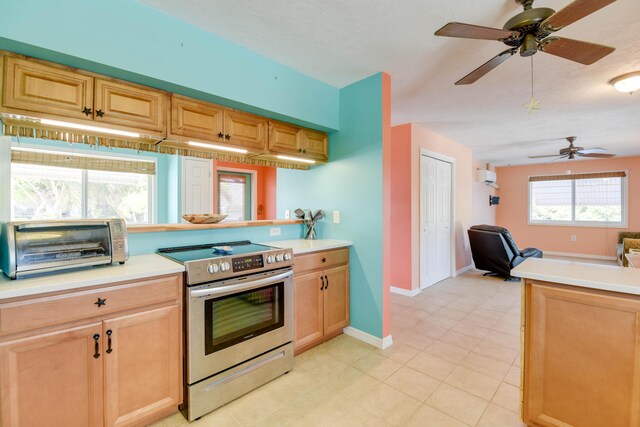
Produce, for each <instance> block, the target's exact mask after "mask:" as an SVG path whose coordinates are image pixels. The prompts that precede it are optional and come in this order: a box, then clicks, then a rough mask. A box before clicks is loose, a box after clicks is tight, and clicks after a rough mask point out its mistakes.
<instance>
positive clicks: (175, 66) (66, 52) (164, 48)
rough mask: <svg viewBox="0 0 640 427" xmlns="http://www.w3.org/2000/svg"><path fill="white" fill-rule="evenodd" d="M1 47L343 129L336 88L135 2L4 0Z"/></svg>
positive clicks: (0, 17)
mask: <svg viewBox="0 0 640 427" xmlns="http://www.w3.org/2000/svg"><path fill="white" fill-rule="evenodd" d="M0 49H5V50H10V51H14V52H18V53H22V54H25V55H30V56H35V57H39V58H42V59H46V60H50V61H55V62H59V63H62V64H66V65H70V66H75V67H78V68H84V69H88V70H91V71H94V72H98V73H102V74H107V75H111V76H113V77H119V78H123V79H126V80H130V81H135V82H138V83H140V84H146V85H149V86H154V87H159V88H162V89H165V90H169V91H173V92H176V93H182V94H184V95H188V96H193V97H196V98H200V99H205V100H209V101H212V102H218V103H221V104H223V105H228V106H231V107H238V108H242V109H244V110H248V111H252V112H255V113H258V114H264V115H267V116H270V117H274V118H279V119H282V120H288V121H290V122H296V123H298V124H302V125H309V126H311V127H315V128H318V129H323V130H331V129H337V128H338V123H339V118H338V115H339V111H338V102H339V101H338V97H339V90H338V89H337V88H335V87H333V86H330V85H328V84H325V83H323V82H320V81H318V80H316V79H313V78H311V77H308V76H306V75H304V74H302V73H300V72H298V71H295V70H293V69H291V68H288V67H286V66H284V65H281V64H279V63H277V62H275V61H272V60H270V59H268V58H266V57H264V56H261V55H259V54H257V53H255V52H252V51H250V50H248V49H246V48H244V47H242V46H239V45H237V44H234V43H231V42H229V41H227V40H225V39H223V38H222V37H219V36H217V35H214V34H212V33H209V32H207V31H204V30H202V29H200V28H198V27H196V26H193V25H190V24H188V23H186V22H184V21H180V20H179V19H177V18H174V17H172V16H170V15H167V14H164V13H162V12H160V11H157V10H156V9H153V8H151V7H149V6H146V5H143V4H142V3H139V2H137V1H134V0H107V1H96V0H53V1H52V0H0Z"/></svg>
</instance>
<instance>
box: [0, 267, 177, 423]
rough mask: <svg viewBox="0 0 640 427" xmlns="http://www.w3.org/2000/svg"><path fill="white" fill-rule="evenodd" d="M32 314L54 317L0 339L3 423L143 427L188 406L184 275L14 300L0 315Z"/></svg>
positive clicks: (17, 327)
mask: <svg viewBox="0 0 640 427" xmlns="http://www.w3.org/2000/svg"><path fill="white" fill-rule="evenodd" d="M160 285H162V286H163V288H162V289H163V292H156V293H155V295H148V297H149V298H145V297H144V292H143V291H144V290H149V291H150V290H156V288H157V287H158V286H160ZM134 295H135V296H136V298H134V299H133V300H132V298H131V297H132V296H134ZM54 303H55V304H58V306H57V310H56V311H53V310H49V311H47V313H42V312H40V311H38V309H39V308H42V307H45V306H47V305H48V304H54ZM85 304H88V307H85ZM29 310H32V311H33V317H34V318H37V317H42V316H46V317H47V321H46V322H44V323H42V322H40V323H39V322H33V320H27V319H26V318H25V320H24V325H22V324H15V325H13V326H14V327H13V328H12V329H11V330H12V331H14V330H15V331H20V332H18V333H2V334H0V402H1V406H0V425H2V426H5V427H6V426H12V427H13V426H52V427H57V426H60V427H69V426H78V427H84V426H144V425H148V424H150V423H152V422H154V421H156V420H158V419H160V418H163V417H165V416H167V415H169V414H171V413H173V412H175V411H176V410H177V409H178V405H179V404H180V403H182V339H181V336H182V335H181V334H182V315H181V313H182V276H181V275H172V276H161V277H154V278H149V279H144V280H138V281H132V282H126V283H118V284H114V285H112V286H105V287H104V288H98V289H91V290H88V291H77V292H67V293H62V294H59V295H48V296H45V297H36V298H26V299H24V300H21V299H16V300H12V301H7V302H3V303H0V318H3V316H5V317H6V316H7V314H8V313H14V314H15V313H25V312H28V311H29ZM74 313H83V316H84V317H81V316H76V315H74ZM83 319H85V320H84V321H83ZM70 320H72V321H70ZM41 323H42V324H46V325H47V326H46V327H41V328H39V329H33V327H31V329H28V330H27V326H26V325H34V324H41Z"/></svg>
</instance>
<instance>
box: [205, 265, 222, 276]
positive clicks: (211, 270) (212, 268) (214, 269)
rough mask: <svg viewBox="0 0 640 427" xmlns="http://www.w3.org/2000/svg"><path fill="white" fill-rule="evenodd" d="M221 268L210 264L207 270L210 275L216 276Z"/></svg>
mask: <svg viewBox="0 0 640 427" xmlns="http://www.w3.org/2000/svg"><path fill="white" fill-rule="evenodd" d="M219 269H220V268H219V267H218V264H209V267H208V268H207V270H208V271H209V274H215V273H217V272H218V270H219Z"/></svg>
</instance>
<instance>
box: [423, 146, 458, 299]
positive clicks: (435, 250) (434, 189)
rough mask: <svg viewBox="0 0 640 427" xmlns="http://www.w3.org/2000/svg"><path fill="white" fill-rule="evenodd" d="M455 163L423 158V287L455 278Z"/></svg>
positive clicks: (427, 157)
mask: <svg viewBox="0 0 640 427" xmlns="http://www.w3.org/2000/svg"><path fill="white" fill-rule="evenodd" d="M452 171H453V168H452V165H451V163H449V162H446V161H443V160H439V159H435V158H433V157H429V156H424V155H423V156H421V161H420V222H421V227H420V228H421V229H420V231H421V232H420V287H421V288H426V287H429V286H431V285H433V284H435V283H438V282H439V281H441V280H444V279H446V278H448V277H451V264H452V257H451V248H452V241H451V239H452V234H451V230H452V208H451V206H452V196H451V192H452V179H453V175H452Z"/></svg>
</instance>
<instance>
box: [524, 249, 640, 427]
mask: <svg viewBox="0 0 640 427" xmlns="http://www.w3.org/2000/svg"><path fill="white" fill-rule="evenodd" d="M512 275H514V276H518V277H522V278H523V279H524V287H523V311H522V313H523V315H522V332H523V340H522V345H523V349H522V355H523V356H522V357H523V370H522V372H523V376H522V418H523V420H524V421H525V422H526V423H527V424H528V425H531V426H543V425H544V426H566V425H576V426H603V425H607V426H629V425H638V423H639V421H640V400H639V399H638V393H639V391H640V371H639V370H638V369H637V367H638V366H640V365H639V364H640V354H639V353H638V348H640V270H638V269H631V268H623V267H617V266H606V265H596V264H587V263H580V262H568V261H558V260H549V259H528V260H526V261H525V262H523V263H522V264H520V265H519V266H517V267H516V268H515V269H513V270H512Z"/></svg>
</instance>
